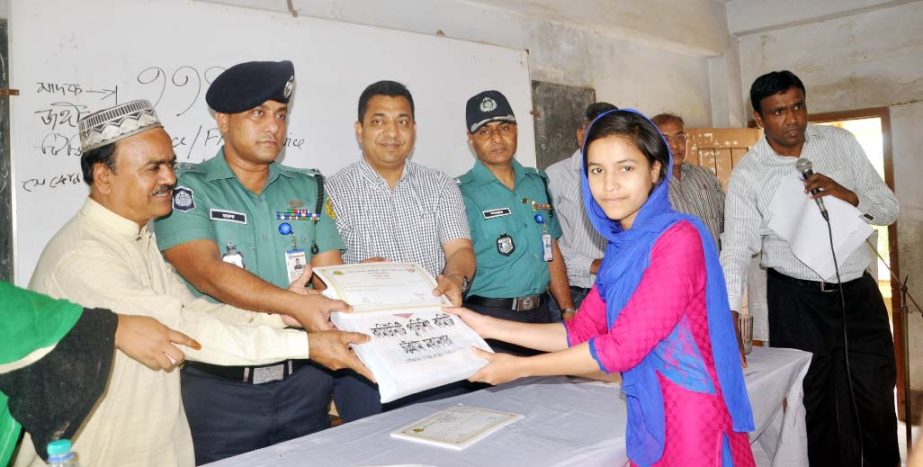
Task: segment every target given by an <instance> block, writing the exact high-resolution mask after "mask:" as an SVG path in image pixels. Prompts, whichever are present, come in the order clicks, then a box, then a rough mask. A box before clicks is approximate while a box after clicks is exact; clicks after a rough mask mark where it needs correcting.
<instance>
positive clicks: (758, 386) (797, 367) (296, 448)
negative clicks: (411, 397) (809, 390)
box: [210, 347, 811, 467]
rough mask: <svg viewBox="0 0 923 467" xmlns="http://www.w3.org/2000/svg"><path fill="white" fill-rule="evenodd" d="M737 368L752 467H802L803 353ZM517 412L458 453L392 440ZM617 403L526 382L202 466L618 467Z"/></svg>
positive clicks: (598, 387)
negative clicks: (415, 428) (449, 422)
mask: <svg viewBox="0 0 923 467" xmlns="http://www.w3.org/2000/svg"><path fill="white" fill-rule="evenodd" d="M748 360H749V368H747V369H746V371H745V377H746V381H747V391H748V393H749V394H750V400H751V404H752V406H753V416H754V420H755V422H756V429H755V430H754V432H753V433H751V434H750V442H751V445H752V447H753V454H754V456H755V457H756V461H757V465H760V466H779V467H781V466H785V467H794V466H800V465H805V466H806V465H808V461H807V444H806V443H807V441H806V435H805V424H804V406H803V405H802V403H801V400H802V396H803V393H802V388H801V384H802V380H803V379H804V375H805V374H806V373H807V370H808V365H809V364H810V362H811V354H809V353H806V352H802V351H800V350H793V349H773V348H759V347H754V348H753V352H752V353H751V354H750V355H749V359H748ZM459 403H463V404H466V405H473V406H479V407H486V408H492V409H496V410H504V411H509V412H516V413H521V414H524V415H525V418H524V419H523V420H520V421H518V422H516V423H514V424H512V425H510V426H507V427H505V428H503V429H501V430H500V431H498V432H496V433H494V434H492V435H490V436H489V437H487V438H485V439H483V440H481V441H480V442H478V443H476V444H474V445H473V446H471V447H469V448H468V449H465V450H463V451H453V450H449V449H443V448H437V447H431V446H427V445H424V444H420V443H414V442H410V441H403V440H397V439H393V438H391V437H390V433H391V432H392V431H395V430H397V429H398V428H401V427H403V426H404V425H407V424H410V423H412V422H414V421H416V420H418V419H421V418H423V417H426V416H428V415H431V414H432V413H434V412H437V411H439V410H441V409H443V408H445V407H446V406H449V405H451V404H459ZM625 420H626V408H625V402H624V399H623V398H622V397H620V394H619V385H618V384H616V383H603V382H599V381H588V380H584V379H581V378H570V377H563V376H561V377H548V378H531V379H525V380H521V381H517V382H514V383H510V384H506V385H503V386H498V387H492V388H488V389H483V390H480V391H476V392H472V393H469V394H465V395H461V396H457V397H453V398H450V399H444V400H440V401H432V402H425V403H421V404H417V405H411V406H408V407H403V408H401V409H398V410H394V411H391V412H387V413H383V414H379V415H376V416H373V417H369V418H365V419H362V420H358V421H355V422H352V423H348V424H344V425H340V426H338V427H335V428H331V429H329V430H325V431H322V432H319V433H314V434H312V435H308V436H305V437H302V438H298V439H293V440H291V441H287V442H284V443H280V444H277V445H274V446H270V447H267V448H263V449H259V450H256V451H252V452H248V453H246V454H241V455H239V456H236V457H232V458H229V459H225V460H223V461H219V462H216V463H214V464H210V465H213V466H222V467H236V466H272V467H284V466H305V465H324V466H381V465H395V464H401V465H408V464H411V465H438V466H456V465H465V466H471V465H476V466H490V465H522V466H525V465H542V466H546V465H547V466H578V465H579V466H596V465H600V466H602V465H607V466H612V465H625V464H626V463H627V457H626V454H625Z"/></svg>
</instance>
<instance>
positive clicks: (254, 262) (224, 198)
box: [154, 148, 346, 295]
mask: <svg viewBox="0 0 923 467" xmlns="http://www.w3.org/2000/svg"><path fill="white" fill-rule="evenodd" d="M317 179H318V176H317V172H316V171H314V170H310V169H296V168H292V167H286V166H283V165H280V164H277V163H275V162H273V163H272V164H270V165H269V178H268V179H267V180H266V186H265V187H264V188H263V191H262V192H261V193H260V194H256V193H253V192H251V191H250V190H247V189H246V188H244V186H243V185H242V184H241V183H240V181H239V180H238V179H237V177H235V176H234V172H232V171H231V168H230V167H229V166H228V164H227V161H225V159H224V148H222V149H221V150H220V151H218V155H217V156H215V157H214V158H212V159H209V160H208V161H205V162H203V163H201V164H183V165H182V166H181V167H180V168H179V169H178V170H177V183H176V185H177V188H176V191H175V192H174V201H173V212H172V213H171V214H170V215H169V216H166V217H163V218H161V219H158V220H157V221H156V222H155V223H154V229H155V232H156V234H157V246H158V247H159V248H160V249H161V250H166V249H168V248H171V247H173V246H176V245H179V244H182V243H186V242H189V241H192V240H211V241H214V242H215V243H216V244H217V245H218V250H219V252H220V254H222V255H224V254H226V253H228V251H229V248H228V244H229V242H231V243H232V244H233V247H234V249H236V250H237V252H238V253H240V254H241V255H242V256H243V263H244V267H245V268H246V269H247V270H248V271H250V272H252V273H253V274H254V275H256V276H259V277H260V278H261V279H263V280H265V281H267V282H270V283H272V284H274V285H276V286H278V287H282V288H286V287H288V285H289V282H290V281H289V279H288V273H287V269H286V265H285V252H286V251H288V250H292V235H294V236H295V243H296V247H297V249H301V250H304V251H305V256H306V260H307V262H308V263H310V262H311V256H312V254H311V246H312V245H313V244H314V242H315V241H316V242H317V251H318V253H323V252H325V251H330V250H343V249H344V248H346V246H345V245H344V244H343V241H342V240H341V239H340V234H339V233H338V232H337V229H336V224H335V222H334V221H333V219H331V218H330V215H329V213H328V209H326V201H325V202H324V203H322V204H321V206H322V207H321V209H320V211H321V212H320V213H319V214H320V217H319V220H318V221H317V222H316V223H315V222H314V221H311V220H285V219H277V218H276V213H277V212H287V211H289V210H290V209H304V210H307V211H308V212H311V213H314V212H315V211H316V210H317V206H318V203H317ZM186 196H190V197H191V203H190V201H189V200H188V199H186V198H181V197H186ZM326 199H327V197H326V195H325V200H326ZM284 222H287V223H288V224H289V225H290V226H291V227H292V231H293V234H292V235H283V234H281V233H280V232H279V226H280V225H281V224H282V223H284ZM187 285H189V289H190V290H192V291H193V292H194V293H196V294H198V295H202V294H201V293H200V292H199V291H197V290H196V289H195V287H193V286H191V285H190V284H188V283H187Z"/></svg>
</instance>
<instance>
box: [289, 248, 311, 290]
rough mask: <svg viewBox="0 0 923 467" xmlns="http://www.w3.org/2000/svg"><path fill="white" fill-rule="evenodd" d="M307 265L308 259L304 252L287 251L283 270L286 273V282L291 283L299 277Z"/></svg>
mask: <svg viewBox="0 0 923 467" xmlns="http://www.w3.org/2000/svg"><path fill="white" fill-rule="evenodd" d="M307 264H308V257H307V255H306V254H305V253H304V250H288V251H286V252H285V270H286V271H288V282H289V283H292V282H294V281H295V279H298V278H299V277H301V273H303V272H304V267H305V266H306V265H307Z"/></svg>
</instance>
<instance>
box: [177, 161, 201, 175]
mask: <svg viewBox="0 0 923 467" xmlns="http://www.w3.org/2000/svg"><path fill="white" fill-rule="evenodd" d="M184 173H205V172H204V171H203V170H200V169H199V164H196V163H193V162H177V163H176V175H177V176H179V175H180V174H184Z"/></svg>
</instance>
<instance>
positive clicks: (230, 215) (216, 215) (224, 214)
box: [208, 209, 247, 224]
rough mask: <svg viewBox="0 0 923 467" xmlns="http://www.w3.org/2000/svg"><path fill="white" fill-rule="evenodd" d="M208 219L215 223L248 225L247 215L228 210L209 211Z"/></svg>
mask: <svg viewBox="0 0 923 467" xmlns="http://www.w3.org/2000/svg"><path fill="white" fill-rule="evenodd" d="M208 218H209V219H211V220H213V221H226V222H237V223H238V224H246V223H247V215H246V214H244V213H242V212H234V211H228V210H226V209H209V210H208Z"/></svg>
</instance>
